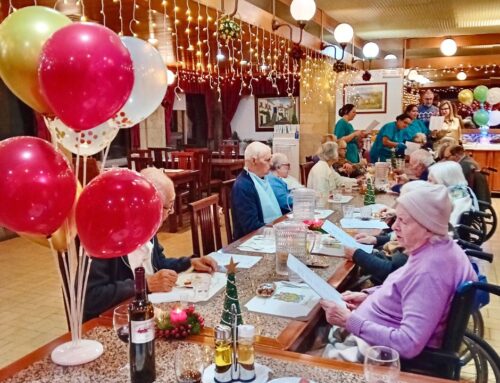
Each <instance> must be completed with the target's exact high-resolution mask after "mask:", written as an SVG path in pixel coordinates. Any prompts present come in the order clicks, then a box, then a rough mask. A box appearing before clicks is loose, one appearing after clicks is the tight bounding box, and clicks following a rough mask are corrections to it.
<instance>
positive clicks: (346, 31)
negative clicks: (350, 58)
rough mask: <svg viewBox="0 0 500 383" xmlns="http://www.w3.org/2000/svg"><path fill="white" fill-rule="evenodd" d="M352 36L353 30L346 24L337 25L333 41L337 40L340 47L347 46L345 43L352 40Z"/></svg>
mask: <svg viewBox="0 0 500 383" xmlns="http://www.w3.org/2000/svg"><path fill="white" fill-rule="evenodd" d="M353 36H354V30H353V29H352V27H351V26H350V25H349V24H347V23H342V24H339V25H337V26H336V27H335V29H334V31H333V37H335V40H337V42H338V43H339V44H340V45H342V44H346V45H347V43H348V42H349V41H351V40H352V37H353Z"/></svg>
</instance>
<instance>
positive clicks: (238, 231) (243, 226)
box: [231, 142, 283, 239]
mask: <svg viewBox="0 0 500 383" xmlns="http://www.w3.org/2000/svg"><path fill="white" fill-rule="evenodd" d="M270 162H271V148H270V147H269V146H267V145H265V144H263V143H262V142H252V143H251V144H250V145H248V146H247V148H246V150H245V168H244V169H243V170H242V172H241V173H240V174H239V175H238V178H237V179H236V181H235V183H234V186H233V189H232V192H231V213H232V216H233V226H234V229H233V236H234V238H235V239H238V238H241V237H243V236H244V235H246V234H248V233H250V232H252V231H254V230H257V229H258V228H260V227H262V226H264V225H265V224H267V223H271V222H273V221H274V220H275V219H277V218H279V217H281V216H282V214H283V212H282V211H281V209H280V206H279V204H278V200H277V199H276V196H275V195H274V192H273V189H272V188H271V185H270V184H269V182H268V181H267V180H266V179H265V178H264V177H265V176H266V174H268V173H269V169H270Z"/></svg>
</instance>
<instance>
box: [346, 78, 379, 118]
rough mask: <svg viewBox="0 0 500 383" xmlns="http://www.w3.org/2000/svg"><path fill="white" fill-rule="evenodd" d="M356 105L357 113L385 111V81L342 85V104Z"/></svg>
mask: <svg viewBox="0 0 500 383" xmlns="http://www.w3.org/2000/svg"><path fill="white" fill-rule="evenodd" d="M345 104H354V105H356V112H357V113H359V114H368V113H386V112H387V83H385V82H379V83H371V84H351V85H344V105H345Z"/></svg>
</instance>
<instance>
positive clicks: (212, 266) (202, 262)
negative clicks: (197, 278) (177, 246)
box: [191, 256, 217, 273]
mask: <svg viewBox="0 0 500 383" xmlns="http://www.w3.org/2000/svg"><path fill="white" fill-rule="evenodd" d="M191 266H193V268H194V270H195V271H200V272H202V273H213V272H215V271H217V262H215V260H214V259H213V258H211V257H208V256H206V257H201V258H191Z"/></svg>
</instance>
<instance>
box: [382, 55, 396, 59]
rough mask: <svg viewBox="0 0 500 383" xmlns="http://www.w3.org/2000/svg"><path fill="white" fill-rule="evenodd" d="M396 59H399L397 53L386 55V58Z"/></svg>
mask: <svg viewBox="0 0 500 383" xmlns="http://www.w3.org/2000/svg"><path fill="white" fill-rule="evenodd" d="M396 59H397V57H396V55H393V54H389V55H386V56H385V57H384V60H396Z"/></svg>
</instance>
